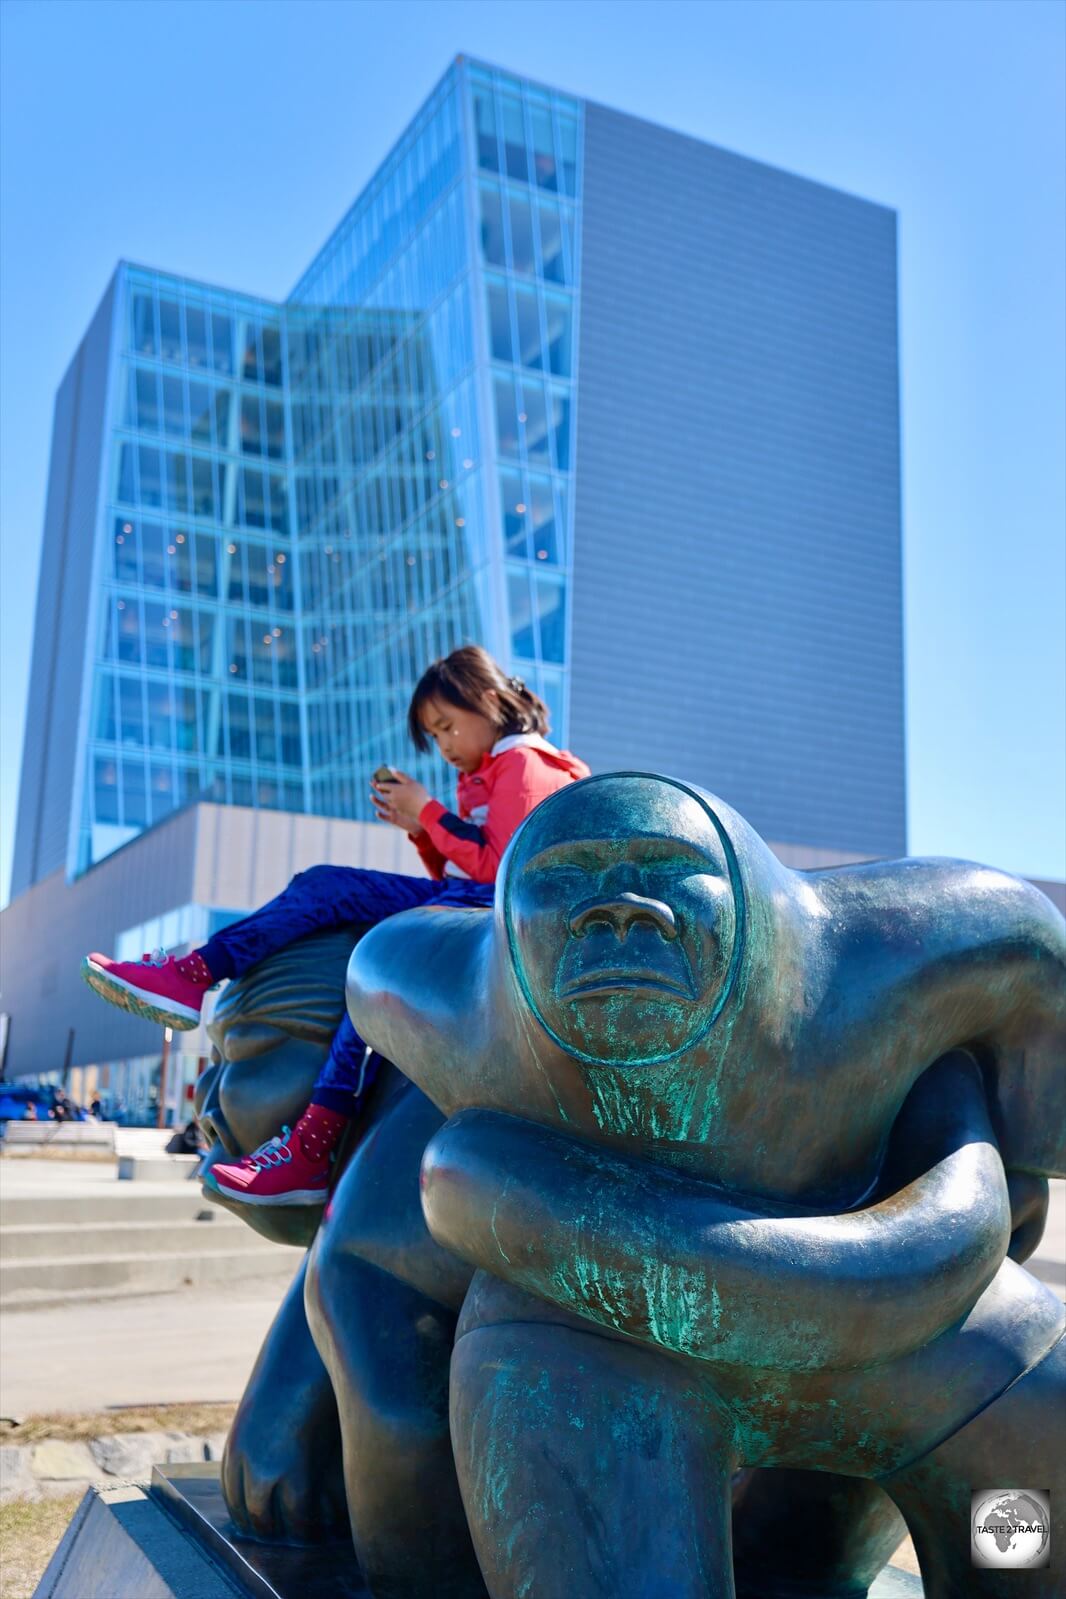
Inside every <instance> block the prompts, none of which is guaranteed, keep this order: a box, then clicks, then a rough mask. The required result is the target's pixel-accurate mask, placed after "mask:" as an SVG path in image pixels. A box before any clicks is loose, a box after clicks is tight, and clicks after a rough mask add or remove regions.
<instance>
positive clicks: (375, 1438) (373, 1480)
mask: <svg viewBox="0 0 1066 1599" xmlns="http://www.w3.org/2000/svg"><path fill="white" fill-rule="evenodd" d="M328 1241H329V1234H328V1232H327V1233H326V1234H323V1235H320V1237H319V1239H318V1241H317V1243H316V1246H315V1249H314V1253H313V1257H312V1262H313V1264H312V1271H311V1274H310V1275H309V1277H308V1285H307V1303H308V1311H309V1318H310V1322H311V1326H312V1329H313V1331H314V1335H315V1341H316V1343H317V1345H318V1348H319V1350H320V1352H321V1354H322V1358H323V1360H324V1362H325V1365H326V1368H327V1370H328V1371H329V1374H330V1377H331V1378H332V1380H333V1387H334V1390H335V1392H336V1395H337V1403H338V1407H339V1410H340V1422H341V1436H342V1439H343V1448H344V1483H345V1490H346V1493H347V1498H348V1509H349V1512H350V1515H351V1526H352V1538H353V1541H354V1543H355V1550H356V1554H357V1555H358V1557H359V1565H360V1569H361V1571H362V1573H363V1576H364V1577H365V1578H366V1580H367V1582H368V1584H369V1586H370V1588H371V1590H372V1591H373V1592H374V1593H375V1594H382V1595H385V1594H387V1595H389V1599H425V1596H426V1595H428V1594H433V1595H434V1596H435V1599H436V1596H439V1599H483V1595H484V1592H485V1589H484V1584H483V1583H482V1581H481V1576H480V1573H479V1571H478V1567H477V1561H476V1559H475V1556H474V1551H473V1547H472V1545H471V1542H470V1534H469V1532H468V1530H467V1525H466V1517H465V1515H464V1513H463V1506H462V1502H461V1500H460V1497H459V1488H458V1484H457V1482H456V1478H455V1466H454V1463H453V1460H452V1451H451V1440H450V1438H449V1435H448V1362H449V1358H450V1355H451V1347H452V1339H453V1337H454V1335H455V1316H454V1314H453V1313H452V1312H451V1311H448V1310H446V1309H444V1307H443V1306H441V1305H439V1304H436V1303H435V1302H434V1301H433V1300H432V1299H429V1298H427V1297H426V1295H424V1294H422V1293H419V1292H418V1291H417V1290H416V1289H414V1288H411V1287H409V1286H408V1285H407V1284H406V1283H402V1282H400V1281H399V1280H398V1279H397V1278H396V1277H393V1276H392V1275H391V1274H390V1273H389V1272H386V1271H383V1270H381V1269H380V1268H379V1267H377V1266H371V1265H369V1264H368V1263H367V1262H366V1261H364V1260H361V1259H359V1258H358V1256H356V1255H353V1254H351V1253H349V1252H347V1251H346V1250H345V1249H343V1248H340V1247H337V1248H331V1247H328Z"/></svg>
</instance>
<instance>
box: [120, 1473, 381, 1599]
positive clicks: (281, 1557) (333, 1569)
mask: <svg viewBox="0 0 1066 1599" xmlns="http://www.w3.org/2000/svg"><path fill="white" fill-rule="evenodd" d="M151 1492H152V1495H153V1497H154V1498H156V1499H157V1500H158V1501H159V1502H160V1503H161V1504H163V1505H164V1506H165V1508H166V1509H167V1510H168V1511H169V1513H170V1515H171V1516H172V1517H173V1518H174V1520H175V1521H176V1522H177V1523H178V1525H179V1526H180V1527H181V1528H182V1529H183V1530H184V1531H185V1532H187V1533H189V1534H190V1535H191V1536H192V1537H193V1538H194V1539H195V1540H196V1541H197V1542H198V1543H199V1544H201V1546H202V1547H204V1548H205V1549H206V1550H207V1551H208V1552H209V1554H210V1555H211V1558H212V1559H213V1560H214V1561H215V1562H216V1564H217V1565H219V1566H221V1567H222V1569H223V1570H224V1571H225V1573H226V1575H227V1576H228V1577H229V1579H230V1581H231V1582H233V1583H234V1585H235V1586H236V1587H237V1589H238V1591H239V1592H241V1593H244V1594H247V1595H248V1599H369V1596H370V1589H369V1588H368V1587H367V1586H366V1583H365V1582H364V1581H363V1579H362V1577H361V1575H360V1573H359V1566H358V1563H357V1561H356V1558H355V1551H354V1549H353V1548H352V1546H351V1544H350V1543H349V1542H347V1541H345V1542H343V1543H330V1544H317V1545H310V1546H308V1545H302V1546H300V1547H294V1546H293V1545H291V1544H276V1543H260V1542H258V1541H256V1540H255V1539H252V1538H245V1537H242V1535H241V1534H240V1533H239V1532H238V1531H237V1529H236V1527H235V1526H234V1525H233V1522H232V1521H231V1520H230V1514H229V1511H228V1510H227V1509H226V1503H225V1500H224V1499H223V1497H222V1488H221V1485H220V1483H219V1466H218V1462H217V1461H205V1462H204V1463H203V1464H201V1463H200V1462H199V1461H196V1462H195V1463H193V1464H191V1465H174V1466H155V1467H153V1468H152V1486H151Z"/></svg>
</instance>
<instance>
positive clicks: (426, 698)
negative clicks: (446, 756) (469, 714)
mask: <svg viewBox="0 0 1066 1599" xmlns="http://www.w3.org/2000/svg"><path fill="white" fill-rule="evenodd" d="M490 693H491V694H495V696H496V698H495V699H490V698H489V695H490ZM430 700H440V701H442V702H443V703H444V704H445V705H456V706H458V707H459V709H460V710H463V711H474V712H476V713H477V715H478V716H487V717H488V719H489V721H490V722H493V723H494V724H495V725H496V727H498V728H499V730H500V737H501V738H506V737H507V735H508V734H509V733H547V731H548V728H549V726H550V719H549V716H548V707H547V706H546V705H545V703H544V701H543V700H542V699H541V698H540V696H539V694H534V693H533V690H532V689H528V688H526V685H525V684H524V683H523V681H522V679H521V678H520V677H508V676H507V675H506V673H505V672H504V671H503V669H502V668H501V667H500V666H498V665H497V663H496V662H495V661H494V660H493V658H492V656H491V655H490V654H489V652H488V650H483V649H482V648H481V645H480V644H464V645H463V647H462V649H459V650H453V651H452V653H451V654H450V655H445V656H442V658H441V659H440V660H439V661H434V662H433V665H432V666H428V667H427V668H426V670H425V671H424V672H423V673H422V676H421V677H420V678H419V680H418V686H417V687H416V689H415V691H414V693H413V694H412V695H411V703H410V705H409V707H408V710H407V731H408V732H409V733H410V735H411V742H412V743H413V744H414V746H415V748H416V749H419V750H422V751H425V750H428V749H429V747H430V738H429V735H428V734H427V732H426V730H425V728H424V727H423V726H422V710H423V707H424V706H426V705H428V704H429V702H430Z"/></svg>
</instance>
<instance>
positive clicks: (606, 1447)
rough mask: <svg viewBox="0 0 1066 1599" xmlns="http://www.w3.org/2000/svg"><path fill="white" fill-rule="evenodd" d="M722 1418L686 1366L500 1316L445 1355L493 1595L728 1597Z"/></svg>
mask: <svg viewBox="0 0 1066 1599" xmlns="http://www.w3.org/2000/svg"><path fill="white" fill-rule="evenodd" d="M729 1435H730V1429H729V1426H728V1422H727V1421H726V1420H724V1419H723V1418H721V1417H720V1416H719V1413H718V1411H717V1410H716V1408H715V1407H714V1405H713V1404H711V1403H710V1402H709V1401H708V1400H707V1399H706V1398H705V1397H704V1395H703V1394H702V1393H700V1392H699V1391H698V1385H697V1384H696V1383H695V1382H693V1381H692V1380H691V1379H690V1377H689V1375H688V1373H687V1372H686V1371H685V1369H684V1367H682V1366H680V1365H679V1364H676V1363H671V1362H670V1361H668V1360H665V1359H663V1358H662V1357H661V1356H659V1355H657V1354H655V1353H653V1352H651V1351H648V1350H644V1349H641V1348H637V1347H636V1346H634V1345H630V1344H623V1343H620V1342H617V1341H614V1340H611V1339H608V1338H603V1337H600V1336H597V1335H595V1334H591V1333H585V1332H580V1331H576V1330H574V1329H572V1328H570V1327H560V1326H557V1325H554V1324H550V1323H549V1324H546V1323H543V1322H541V1323H533V1322H510V1323H500V1324H496V1325H493V1326H489V1327H478V1328H475V1329H474V1330H473V1331H471V1332H469V1333H466V1334H464V1335H463V1336H462V1337H461V1338H460V1339H459V1341H458V1343H457V1344H456V1346H455V1352H454V1354H453V1356H452V1441H453V1443H454V1446H455V1459H456V1467H457V1469H458V1472H459V1481H460V1484H461V1487H462V1491H463V1501H464V1503H465V1505H466V1511H467V1516H468V1518H469V1521H470V1529H471V1532H472V1533H473V1537H474V1544H475V1547H476V1549H477V1552H478V1558H479V1559H480V1561H481V1569H482V1570H483V1572H484V1573H485V1580H486V1583H487V1584H488V1589H489V1592H490V1594H491V1595H492V1599H518V1596H519V1595H521V1596H523V1599H524V1596H528V1599H577V1596H578V1595H580V1599H638V1596H639V1599H729V1596H732V1594H733V1578H732V1569H731V1567H732V1562H731V1555H730V1509H729V1507H730V1479H731V1476H732V1472H733V1466H734V1461H733V1457H732V1454H731V1450H730V1446H729V1443H728V1439H729Z"/></svg>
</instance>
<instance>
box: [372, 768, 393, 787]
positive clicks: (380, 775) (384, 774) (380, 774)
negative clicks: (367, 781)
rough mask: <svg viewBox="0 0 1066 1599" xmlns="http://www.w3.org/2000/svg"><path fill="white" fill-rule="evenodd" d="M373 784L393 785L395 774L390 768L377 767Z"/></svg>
mask: <svg viewBox="0 0 1066 1599" xmlns="http://www.w3.org/2000/svg"><path fill="white" fill-rule="evenodd" d="M374 782H375V783H395V782H396V773H395V772H394V771H393V769H392V767H391V766H379V767H378V769H377V771H376V772H375V773H374Z"/></svg>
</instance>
